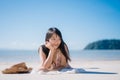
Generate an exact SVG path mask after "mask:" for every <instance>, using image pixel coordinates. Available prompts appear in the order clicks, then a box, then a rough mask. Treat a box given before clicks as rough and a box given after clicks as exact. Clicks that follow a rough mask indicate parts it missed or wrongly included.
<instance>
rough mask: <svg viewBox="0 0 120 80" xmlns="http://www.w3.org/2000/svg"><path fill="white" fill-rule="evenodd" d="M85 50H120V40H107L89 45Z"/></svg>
mask: <svg viewBox="0 0 120 80" xmlns="http://www.w3.org/2000/svg"><path fill="white" fill-rule="evenodd" d="M84 49H85V50H120V40H117V39H110V40H108V39H105V40H99V41H95V42H92V43H90V44H88V45H87V46H86V47H85V48H84Z"/></svg>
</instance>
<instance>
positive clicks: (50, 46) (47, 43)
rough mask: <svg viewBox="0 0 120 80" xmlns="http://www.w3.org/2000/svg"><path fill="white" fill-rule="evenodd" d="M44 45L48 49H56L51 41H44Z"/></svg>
mask: <svg viewBox="0 0 120 80" xmlns="http://www.w3.org/2000/svg"><path fill="white" fill-rule="evenodd" d="M45 46H46V47H47V48H48V49H50V51H52V52H54V51H55V50H56V48H55V46H54V45H52V44H51V42H48V41H46V43H45Z"/></svg>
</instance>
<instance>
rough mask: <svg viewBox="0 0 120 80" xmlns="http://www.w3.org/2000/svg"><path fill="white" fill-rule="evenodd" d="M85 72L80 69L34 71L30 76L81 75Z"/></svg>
mask: <svg viewBox="0 0 120 80" xmlns="http://www.w3.org/2000/svg"><path fill="white" fill-rule="evenodd" d="M82 72H85V70H84V69H82V68H64V69H61V70H58V71H48V72H44V71H36V70H32V72H31V74H76V73H82Z"/></svg>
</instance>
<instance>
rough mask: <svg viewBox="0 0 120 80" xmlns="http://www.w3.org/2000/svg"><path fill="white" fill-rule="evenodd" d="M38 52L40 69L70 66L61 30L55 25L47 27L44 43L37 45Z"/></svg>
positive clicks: (57, 68) (56, 68) (46, 69)
mask: <svg viewBox="0 0 120 80" xmlns="http://www.w3.org/2000/svg"><path fill="white" fill-rule="evenodd" d="M38 52H39V55H40V59H41V67H40V70H45V71H50V70H60V69H63V68H66V67H70V66H69V64H68V62H69V61H71V59H70V57H69V50H68V47H67V45H66V43H65V42H64V41H63V39H62V34H61V32H60V31H59V30H58V29H57V28H55V27H54V28H49V29H48V32H47V33H46V37H45V44H43V45H41V46H40V47H39V50H38Z"/></svg>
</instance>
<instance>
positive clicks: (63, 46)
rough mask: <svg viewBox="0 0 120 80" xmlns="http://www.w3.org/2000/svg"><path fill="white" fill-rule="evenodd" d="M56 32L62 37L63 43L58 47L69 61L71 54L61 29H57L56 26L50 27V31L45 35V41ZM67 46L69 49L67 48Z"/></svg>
mask: <svg viewBox="0 0 120 80" xmlns="http://www.w3.org/2000/svg"><path fill="white" fill-rule="evenodd" d="M54 33H55V34H57V35H58V36H59V37H60V39H61V43H60V45H59V47H58V48H59V49H60V51H61V52H62V54H63V55H64V56H65V58H66V61H67V62H68V60H69V61H71V59H70V56H69V49H68V47H67V45H66V43H65V42H64V41H63V39H62V34H61V32H60V30H59V29H57V28H56V27H52V28H49V29H48V32H47V33H46V36H45V41H48V40H49V39H50V38H51V37H52V35H53V34H54ZM65 46H66V48H67V51H66V49H65ZM45 52H46V51H45Z"/></svg>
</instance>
